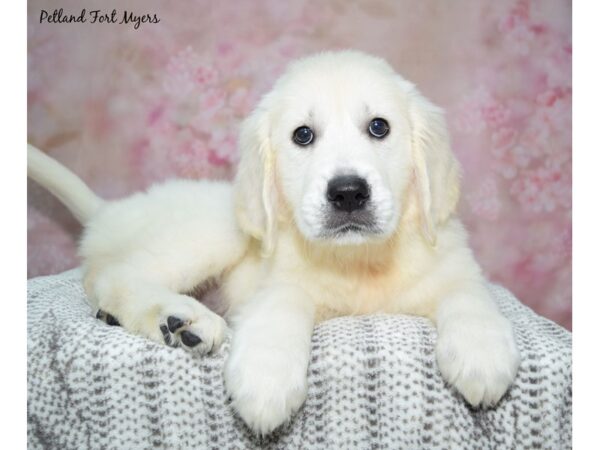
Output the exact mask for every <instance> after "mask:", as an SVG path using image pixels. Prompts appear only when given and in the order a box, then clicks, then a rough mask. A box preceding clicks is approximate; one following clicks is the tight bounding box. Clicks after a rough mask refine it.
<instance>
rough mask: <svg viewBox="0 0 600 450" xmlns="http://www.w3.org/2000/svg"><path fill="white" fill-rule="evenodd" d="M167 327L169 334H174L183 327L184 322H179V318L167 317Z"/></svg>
mask: <svg viewBox="0 0 600 450" xmlns="http://www.w3.org/2000/svg"><path fill="white" fill-rule="evenodd" d="M167 325H168V326H169V331H170V332H171V333H175V332H176V331H177V330H179V329H180V328H181V327H182V326H184V325H185V322H184V321H183V320H181V319H180V318H179V317H175V316H169V317H167Z"/></svg>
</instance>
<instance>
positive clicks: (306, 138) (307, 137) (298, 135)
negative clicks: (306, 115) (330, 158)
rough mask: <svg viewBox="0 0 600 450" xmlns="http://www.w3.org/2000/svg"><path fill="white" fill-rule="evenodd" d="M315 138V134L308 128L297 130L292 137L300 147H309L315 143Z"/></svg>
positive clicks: (303, 127)
mask: <svg viewBox="0 0 600 450" xmlns="http://www.w3.org/2000/svg"><path fill="white" fill-rule="evenodd" d="M314 138H315V134H314V133H313V131H312V130H311V129H310V128H308V127H307V126H302V127H298V128H296V130H295V131H294V134H293V135H292V139H293V140H294V142H295V143H296V144H298V145H308V144H310V143H311V142H312V141H313V139H314Z"/></svg>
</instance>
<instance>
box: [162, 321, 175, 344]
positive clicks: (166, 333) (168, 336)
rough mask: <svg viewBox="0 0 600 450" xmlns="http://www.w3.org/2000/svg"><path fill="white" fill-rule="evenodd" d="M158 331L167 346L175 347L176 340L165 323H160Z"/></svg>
mask: <svg viewBox="0 0 600 450" xmlns="http://www.w3.org/2000/svg"><path fill="white" fill-rule="evenodd" d="M160 332H161V333H162V335H163V339H164V340H165V344H167V345H168V346H169V347H177V342H176V341H175V339H174V338H173V335H172V334H171V333H170V332H169V328H168V327H167V326H166V325H165V324H162V325H161V326H160Z"/></svg>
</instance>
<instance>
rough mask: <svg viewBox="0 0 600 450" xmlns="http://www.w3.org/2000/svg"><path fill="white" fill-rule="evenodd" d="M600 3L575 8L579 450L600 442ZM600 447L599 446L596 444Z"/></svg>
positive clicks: (576, 419) (575, 445)
mask: <svg viewBox="0 0 600 450" xmlns="http://www.w3.org/2000/svg"><path fill="white" fill-rule="evenodd" d="M599 19H600V3H598V2H594V1H592V2H590V1H586V0H579V1H576V2H575V5H574V7H573V44H574V45H573V47H574V51H573V69H574V70H573V185H574V186H573V377H574V382H573V407H574V414H573V431H574V436H573V448H590V445H592V446H593V445H597V442H598V420H597V417H598V405H600V397H599V390H598V386H599V385H600V361H599V356H600V351H599V350H598V344H599V342H598V329H599V327H600V321H599V318H600V294H599V291H600V289H599V287H598V285H597V284H596V282H597V281H599V280H600V277H599V276H598V274H597V273H596V271H597V270H598V268H599V267H598V262H599V261H598V257H599V256H598V255H600V198H599V196H600V183H599V182H598V181H599V179H600V173H599V170H600V156H599V152H600V140H599V139H598V137H599V136H600V111H599V107H600V88H599V86H600V58H599V57H598V54H600V49H599V44H598V43H599V42H600V33H599V32H598V29H599V27H600V25H599ZM592 443H596V444H592Z"/></svg>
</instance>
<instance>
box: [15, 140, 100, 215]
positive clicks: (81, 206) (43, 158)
mask: <svg viewBox="0 0 600 450" xmlns="http://www.w3.org/2000/svg"><path fill="white" fill-rule="evenodd" d="M27 176H28V177H29V178H31V179H32V180H34V181H36V182H37V183H39V184H40V185H42V186H43V187H45V188H46V189H48V190H49V191H50V192H51V193H52V194H54V195H55V196H56V197H57V198H58V199H59V200H60V201H61V202H62V203H63V204H64V205H65V206H66V207H67V208H68V209H69V211H71V212H72V213H73V215H74V216H75V217H76V218H77V220H79V222H80V223H81V224H85V223H86V222H87V221H88V220H89V219H91V218H92V216H94V214H95V213H96V212H97V211H98V210H99V209H100V208H101V207H102V205H103V204H104V200H102V199H101V198H100V197H98V196H97V195H96V194H94V193H93V192H92V191H91V190H90V188H89V187H87V185H86V184H85V183H84V182H83V181H82V180H81V178H79V177H78V176H77V175H75V174H74V173H73V172H71V171H70V170H68V169H67V168H66V167H64V166H63V165H61V164H59V163H58V162H57V161H55V160H54V159H52V158H50V157H49V156H48V155H46V154H45V153H44V152H42V151H41V150H38V149H37V148H35V147H34V146H33V145H31V144H28V145H27Z"/></svg>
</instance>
